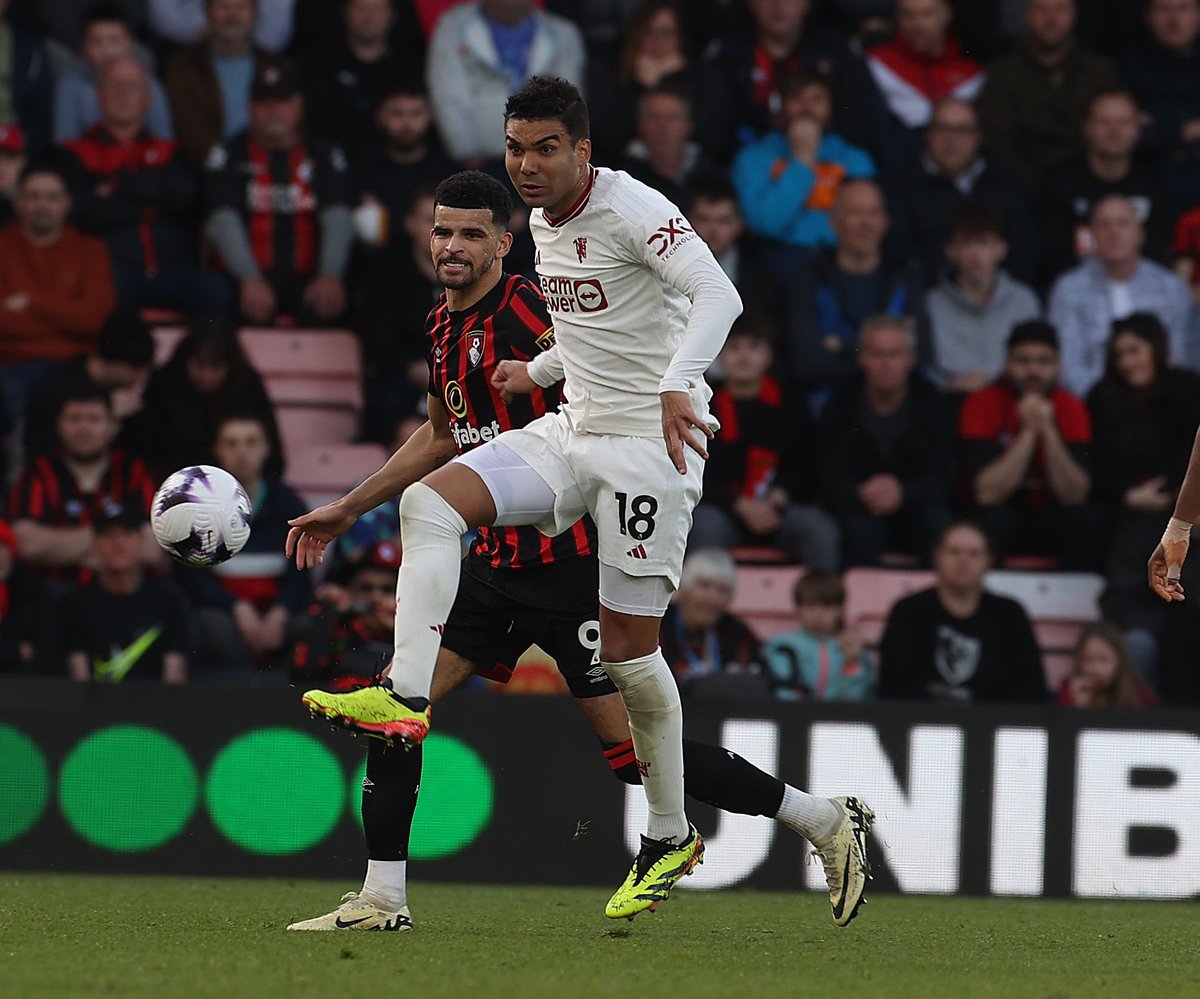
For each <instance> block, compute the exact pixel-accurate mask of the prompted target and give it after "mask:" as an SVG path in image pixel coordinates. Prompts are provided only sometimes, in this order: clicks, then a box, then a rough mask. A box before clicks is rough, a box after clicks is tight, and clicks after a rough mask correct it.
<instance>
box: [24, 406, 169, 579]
mask: <svg viewBox="0 0 1200 999" xmlns="http://www.w3.org/2000/svg"><path fill="white" fill-rule="evenodd" d="M56 430H57V437H58V444H57V446H56V448H55V449H54V450H53V451H50V452H48V453H46V454H41V455H35V456H33V457H32V458H31V459H30V461H29V463H28V464H27V465H26V466H25V467H24V468H23V469H22V470H21V472H20V474H19V475H18V476H17V481H16V482H15V483H14V484H13V488H12V495H11V497H10V499H9V517H10V519H11V521H12V526H13V534H14V535H15V537H16V540H17V550H18V551H19V552H20V561H21V563H22V564H23V566H24V567H25V568H26V569H29V570H32V571H33V573H34V574H35V576H36V577H40V578H41V579H43V580H50V581H55V582H57V583H59V584H67V583H73V582H80V583H85V582H87V581H88V580H89V579H91V577H92V570H93V568H94V563H95V558H96V556H95V551H94V548H93V540H94V535H93V530H92V525H93V523H94V522H95V520H96V518H97V516H98V515H99V514H100V513H101V512H102V511H104V510H105V509H107V508H111V507H114V506H117V507H123V506H128V505H132V506H137V507H139V508H141V509H142V510H144V511H145V512H146V524H145V525H144V527H143V529H142V552H143V556H142V560H143V563H144V564H145V565H147V566H159V565H161V564H162V563H163V556H162V551H161V550H160V549H159V547H158V545H157V544H155V543H154V539H153V537H152V536H151V534H150V526H149V525H150V519H149V518H150V500H151V498H152V497H153V496H154V488H155V483H154V479H153V478H151V475H150V471H149V469H148V468H147V467H146V464H145V462H143V461H142V460H141V459H140V458H137V457H135V456H133V455H131V454H128V453H127V452H125V451H123V450H121V449H119V448H113V447H112V441H113V437H114V436H115V435H116V432H117V421H116V419H115V417H114V416H113V412H112V405H111V403H110V401H109V397H108V392H107V390H105V389H103V388H100V387H99V386H96V385H92V384H90V383H81V384H80V385H79V386H77V387H75V388H73V389H72V390H71V391H69V392H67V393H66V394H65V395H64V396H63V401H62V405H61V407H60V409H59V412H58V419H57V423H56Z"/></svg>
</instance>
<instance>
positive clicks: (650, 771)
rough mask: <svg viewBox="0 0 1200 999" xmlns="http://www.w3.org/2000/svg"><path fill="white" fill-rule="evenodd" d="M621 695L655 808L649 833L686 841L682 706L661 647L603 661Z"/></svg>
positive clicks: (645, 786) (648, 797)
mask: <svg viewBox="0 0 1200 999" xmlns="http://www.w3.org/2000/svg"><path fill="white" fill-rule="evenodd" d="M603 666H604V669H605V671H606V672H607V673H608V675H609V676H610V677H611V678H612V682H613V683H615V684H616V686H617V689H618V690H620V692H621V700H622V701H624V702H625V711H626V712H627V713H628V715H629V731H630V734H631V735H632V736H633V749H634V752H635V753H636V754H637V759H638V770H639V771H641V772H642V788H643V789H644V790H645V792H646V803H647V805H649V809H650V822H649V825H648V827H647V829H646V835H647V836H648V837H649V838H650V839H666V840H671V841H673V842H675V843H682V842H683V841H684V840H685V839H686V838H687V835H688V820H687V816H686V815H685V814H684V811H683V705H682V704H681V703H680V701H679V687H678V686H677V685H676V683H675V677H674V676H672V675H671V668H670V667H669V666H668V665H667V661H666V660H665V659H664V658H663V654H662V649H655V650H654V652H653V653H652V654H651V655H648V656H643V657H642V658H641V659H630V660H629V661H628V662H623V663H604V664H603Z"/></svg>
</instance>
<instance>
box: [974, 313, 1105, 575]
mask: <svg viewBox="0 0 1200 999" xmlns="http://www.w3.org/2000/svg"><path fill="white" fill-rule="evenodd" d="M1060 370H1061V364H1060V362H1059V351H1058V336H1057V334H1056V333H1055V330H1054V327H1053V326H1052V325H1050V324H1049V323H1046V322H1043V321H1041V320H1038V319H1031V320H1029V321H1028V322H1024V323H1019V324H1018V325H1017V326H1015V327H1013V331H1012V333H1011V334H1009V337H1008V343H1007V354H1006V358H1005V362H1004V374H1003V376H1002V377H1001V378H1000V379H998V380H997V381H996V382H994V383H992V384H991V385H988V386H986V387H985V388H981V389H980V390H979V391H978V392H973V393H972V394H971V395H969V396H968V397H967V399H966V401H965V402H964V403H963V405H962V410H961V412H960V414H959V424H958V425H959V444H960V447H961V450H962V462H963V468H964V471H965V473H966V475H967V477H968V482H969V484H970V489H971V495H972V498H973V499H974V501H975V508H974V513H973V515H974V516H975V517H976V518H978V520H979V522H980V524H981V526H982V527H983V529H984V530H985V531H986V532H987V534H988V537H989V539H990V540H991V544H992V545H993V546H994V550H995V552H996V553H997V554H998V555H999V556H1000V557H1004V556H1007V555H1009V554H1011V553H1013V552H1021V553H1023V554H1025V553H1033V554H1038V555H1046V556H1052V557H1054V558H1058V559H1061V566H1062V568H1065V569H1074V570H1077V571H1088V570H1096V569H1098V568H1099V567H1100V560H1099V552H1100V550H1101V548H1102V545H1101V538H1102V533H1101V524H1100V519H1099V515H1098V511H1097V510H1096V509H1095V507H1093V506H1091V505H1089V504H1088V503H1087V499H1088V495H1089V493H1090V491H1091V484H1092V480H1091V476H1090V474H1089V469H1090V467H1091V453H1090V450H1089V449H1090V445H1091V441H1092V427H1091V420H1090V419H1089V417H1088V411H1087V407H1086V406H1084V404H1083V401H1082V400H1081V399H1079V398H1078V397H1077V396H1075V395H1072V394H1071V393H1070V392H1068V391H1067V390H1066V389H1063V388H1060V387H1059V386H1058V376H1059V372H1060Z"/></svg>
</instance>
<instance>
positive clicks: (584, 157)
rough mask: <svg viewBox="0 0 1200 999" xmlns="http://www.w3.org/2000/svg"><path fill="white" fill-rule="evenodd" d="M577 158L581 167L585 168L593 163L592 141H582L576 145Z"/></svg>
mask: <svg viewBox="0 0 1200 999" xmlns="http://www.w3.org/2000/svg"><path fill="white" fill-rule="evenodd" d="M575 156H576V158H577V160H578V162H579V165H580V166H585V165H587V164H588V163H590V162H591V161H592V140H591V139H580V140H579V141H578V142H576V143H575Z"/></svg>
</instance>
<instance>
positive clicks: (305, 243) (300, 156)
mask: <svg viewBox="0 0 1200 999" xmlns="http://www.w3.org/2000/svg"><path fill="white" fill-rule="evenodd" d="M307 159H308V149H307V148H306V147H305V146H303V145H296V146H293V147H292V148H291V150H290V151H289V152H288V176H287V181H288V186H289V187H290V186H291V185H293V184H295V185H296V186H297V187H300V188H301V189H302V190H304V192H305V194H304V196H302V197H301V198H300V200H301V202H302V203H309V202H312V201H315V199H314V198H310V197H307V195H308V194H309V188H310V184H309V182H308V181H306V180H304V179H303V174H304V171H303V170H301V167H302V166H303V165H304V162H305V160H307ZM292 232H293V234H294V235H293V246H292V256H293V262H294V266H295V268H296V273H297V274H311V273H313V271H315V270H316V269H317V220H316V212H314V211H312V210H311V209H305V208H303V207H301V206H297V210H296V212H295V214H294V215H293V216H292Z"/></svg>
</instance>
